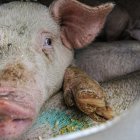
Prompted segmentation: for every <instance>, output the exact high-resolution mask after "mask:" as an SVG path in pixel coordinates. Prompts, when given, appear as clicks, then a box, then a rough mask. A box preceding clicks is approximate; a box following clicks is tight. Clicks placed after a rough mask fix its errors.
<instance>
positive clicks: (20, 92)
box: [0, 64, 38, 139]
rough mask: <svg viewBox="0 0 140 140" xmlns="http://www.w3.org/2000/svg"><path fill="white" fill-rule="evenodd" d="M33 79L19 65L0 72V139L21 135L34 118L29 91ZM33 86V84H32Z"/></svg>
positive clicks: (31, 92) (33, 104)
mask: <svg viewBox="0 0 140 140" xmlns="http://www.w3.org/2000/svg"><path fill="white" fill-rule="evenodd" d="M30 79H33V77H32V76H31V74H30V75H29V71H27V69H26V68H25V67H24V66H23V65H21V64H14V65H8V66H7V67H5V68H4V69H3V70H1V72H0V138H3V139H5V138H6V139H11V138H14V137H15V136H16V138H17V137H18V136H20V135H21V134H23V133H24V132H25V131H26V130H27V128H29V127H30V126H31V125H32V123H33V120H34V119H35V116H36V113H37V112H36V109H35V107H36V106H35V99H34V97H33V96H32V94H33V93H34V94H38V93H36V92H37V90H35V89H34V90H33V89H31V87H30V86H31V81H30ZM32 84H33V83H32Z"/></svg>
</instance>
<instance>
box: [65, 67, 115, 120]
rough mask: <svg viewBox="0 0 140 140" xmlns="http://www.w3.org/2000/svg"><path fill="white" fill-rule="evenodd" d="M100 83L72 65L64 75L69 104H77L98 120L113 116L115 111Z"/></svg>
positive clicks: (66, 97)
mask: <svg viewBox="0 0 140 140" xmlns="http://www.w3.org/2000/svg"><path fill="white" fill-rule="evenodd" d="M105 95H106V94H105V92H104V91H103V89H102V88H101V87H100V85H99V84H98V83H97V82H96V81H94V80H92V79H90V77H89V76H88V75H87V74H86V73H84V72H83V71H81V70H80V69H78V68H77V67H75V66H70V67H69V68H68V69H67V70H66V73H65V77H64V99H65V102H66V104H67V105H68V106H73V105H76V106H77V107H78V108H79V109H80V110H81V111H82V112H84V113H85V114H87V115H89V116H90V117H91V118H92V119H94V120H96V121H105V120H108V119H111V118H113V116H114V113H113V111H112V109H111V108H110V107H109V106H108V104H107V102H106V101H105Z"/></svg>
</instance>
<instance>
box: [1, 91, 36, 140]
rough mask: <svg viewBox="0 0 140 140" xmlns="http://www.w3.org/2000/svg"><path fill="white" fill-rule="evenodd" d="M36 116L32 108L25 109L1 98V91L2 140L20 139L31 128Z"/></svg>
mask: <svg viewBox="0 0 140 140" xmlns="http://www.w3.org/2000/svg"><path fill="white" fill-rule="evenodd" d="M6 92H7V90H6ZM2 93H4V91H2ZM34 116H35V114H34V111H33V110H32V109H31V108H30V107H26V108H25V106H24V107H23V106H21V105H19V104H17V103H16V102H14V101H10V100H8V99H5V98H3V97H1V91H0V138H3V139H11V138H17V137H19V136H20V135H21V134H23V133H24V132H25V131H26V130H27V128H29V127H30V126H31V124H32V122H33V119H34Z"/></svg>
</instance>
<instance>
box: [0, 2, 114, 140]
mask: <svg viewBox="0 0 140 140" xmlns="http://www.w3.org/2000/svg"><path fill="white" fill-rule="evenodd" d="M66 5H69V7H67V8H65V7H66ZM112 8H113V4H112V3H107V4H104V5H101V6H98V7H89V6H85V5H83V4H81V3H79V2H77V1H75V0H57V1H55V2H54V3H53V4H52V5H51V6H50V8H49V9H48V8H47V7H46V6H43V5H41V4H36V3H26V2H12V3H8V4H4V5H1V6H0V63H1V65H0V139H4V140H6V139H14V138H18V137H19V136H21V135H22V134H23V133H24V132H25V131H27V130H28V128H29V127H31V125H32V124H33V122H34V121H35V119H36V117H37V115H38V113H39V110H40V108H41V106H42V105H43V103H44V102H45V101H46V100H47V99H48V98H49V97H50V96H51V95H52V94H54V93H55V92H57V91H58V90H59V89H60V88H61V86H62V82H63V76H64V72H65V70H66V68H67V67H68V66H69V65H70V64H71V62H72V60H73V48H82V47H84V46H86V45H87V44H89V43H90V42H91V41H92V40H93V39H94V38H95V37H96V35H97V34H98V33H99V31H100V30H101V29H102V27H103V25H104V23H105V20H106V17H107V15H108V14H109V13H110V11H111V10H112ZM71 9H73V12H71ZM77 11H79V12H77ZM83 13H84V16H81V15H83ZM87 17H90V18H89V19H88V20H87V22H86V23H85V22H83V21H85V19H87ZM75 18H76V19H77V20H75ZM79 24H80V26H79ZM77 27H79V28H78V30H77ZM89 27H90V28H89Z"/></svg>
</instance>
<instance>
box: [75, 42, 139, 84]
mask: <svg viewBox="0 0 140 140" xmlns="http://www.w3.org/2000/svg"><path fill="white" fill-rule="evenodd" d="M75 57H76V60H75V63H76V65H77V66H78V67H79V68H81V69H82V70H84V71H85V72H87V73H88V74H89V75H90V76H91V77H92V78H93V79H95V80H97V81H98V82H103V81H108V80H111V79H114V78H117V77H120V76H123V75H126V74H129V73H132V72H135V71H138V70H140V42H138V41H116V42H110V43H107V42H100V43H93V44H91V45H90V46H89V47H87V48H85V49H83V50H79V51H77V52H76V56H75Z"/></svg>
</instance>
